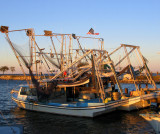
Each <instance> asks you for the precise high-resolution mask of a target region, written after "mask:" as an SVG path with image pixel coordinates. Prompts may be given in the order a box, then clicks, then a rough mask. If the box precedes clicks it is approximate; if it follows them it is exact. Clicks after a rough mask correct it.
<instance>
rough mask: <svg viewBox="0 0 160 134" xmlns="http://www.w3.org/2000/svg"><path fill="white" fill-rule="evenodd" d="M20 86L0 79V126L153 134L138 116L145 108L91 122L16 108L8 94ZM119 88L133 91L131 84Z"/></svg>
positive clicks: (62, 133)
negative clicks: (127, 88) (15, 125)
mask: <svg viewBox="0 0 160 134" xmlns="http://www.w3.org/2000/svg"><path fill="white" fill-rule="evenodd" d="M22 83H24V82H23V81H11V80H10V81H6V80H0V111H1V112H2V113H3V116H4V117H5V118H6V120H5V119H4V118H3V117H2V115H0V125H7V123H9V124H12V125H13V124H21V125H23V126H24V133H26V134H143V133H145V134H155V132H154V130H153V129H152V127H151V126H150V124H149V123H147V122H146V121H145V120H144V119H143V118H141V117H140V116H139V114H140V113H146V112H147V111H149V109H143V110H137V111H132V112H124V111H116V112H112V113H109V114H106V115H102V116H99V117H96V118H94V119H90V118H78V117H67V116H60V115H54V114H48V113H38V112H31V111H26V110H22V109H19V108H17V106H16V104H15V103H14V102H13V101H12V100H11V97H10V91H11V89H12V88H15V87H16V86H18V85H19V84H22ZM122 86H123V87H128V86H129V87H130V88H131V89H134V86H133V85H132V84H130V85H127V84H123V85H122ZM158 87H160V85H158Z"/></svg>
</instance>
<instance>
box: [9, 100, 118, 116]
mask: <svg viewBox="0 0 160 134" xmlns="http://www.w3.org/2000/svg"><path fill="white" fill-rule="evenodd" d="M12 99H13V100H14V101H15V102H16V103H17V105H18V107H20V108H22V109H26V110H32V111H38V112H46V113H53V114H61V115H69V116H79V117H95V116H98V115H101V114H105V113H109V112H112V111H114V110H116V108H115V107H113V108H107V107H106V105H105V104H104V103H101V104H99V105H95V106H90V107H66V106H50V105H43V104H38V103H29V102H25V101H21V100H18V99H15V98H12Z"/></svg>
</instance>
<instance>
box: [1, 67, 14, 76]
mask: <svg viewBox="0 0 160 134" xmlns="http://www.w3.org/2000/svg"><path fill="white" fill-rule="evenodd" d="M8 70H11V72H12V74H13V72H14V71H15V67H7V66H2V67H0V71H1V72H3V74H4V73H5V72H6V71H8Z"/></svg>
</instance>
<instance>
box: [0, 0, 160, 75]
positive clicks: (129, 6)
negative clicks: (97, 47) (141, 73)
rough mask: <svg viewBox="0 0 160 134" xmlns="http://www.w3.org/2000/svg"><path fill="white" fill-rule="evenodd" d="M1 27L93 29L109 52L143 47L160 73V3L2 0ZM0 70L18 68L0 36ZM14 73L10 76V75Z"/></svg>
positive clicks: (151, 0)
mask: <svg viewBox="0 0 160 134" xmlns="http://www.w3.org/2000/svg"><path fill="white" fill-rule="evenodd" d="M0 3H1V6H0V25H5V26H9V29H10V30H13V29H23V28H34V30H35V32H36V33H37V34H43V30H52V31H53V32H55V33H76V34H77V35H85V36H86V33H87V32H88V30H89V29H90V28H91V27H92V28H93V29H94V30H95V32H97V33H100V35H99V36H98V37H102V38H104V48H105V49H106V50H108V51H110V50H113V49H115V48H117V47H119V46H120V44H130V45H137V46H140V50H141V52H142V54H143V55H144V56H145V57H146V58H147V59H148V61H149V63H148V66H149V67H150V70H151V71H152V72H157V71H159V72H160V62H159V61H160V0H0ZM0 46H1V47H0V48H1V49H0V61H1V62H0V67H1V66H4V65H7V66H15V67H16V73H19V68H18V64H17V61H16V58H15V56H14V55H13V52H12V51H11V48H10V47H9V44H8V43H7V41H6V40H5V38H4V35H3V34H2V33H0ZM8 73H10V72H8Z"/></svg>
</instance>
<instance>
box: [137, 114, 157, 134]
mask: <svg viewBox="0 0 160 134" xmlns="http://www.w3.org/2000/svg"><path fill="white" fill-rule="evenodd" d="M140 116H142V117H143V118H144V119H145V120H146V121H148V122H149V123H150V124H151V126H152V127H153V129H154V130H155V131H156V134H160V116H159V114H140Z"/></svg>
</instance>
